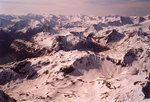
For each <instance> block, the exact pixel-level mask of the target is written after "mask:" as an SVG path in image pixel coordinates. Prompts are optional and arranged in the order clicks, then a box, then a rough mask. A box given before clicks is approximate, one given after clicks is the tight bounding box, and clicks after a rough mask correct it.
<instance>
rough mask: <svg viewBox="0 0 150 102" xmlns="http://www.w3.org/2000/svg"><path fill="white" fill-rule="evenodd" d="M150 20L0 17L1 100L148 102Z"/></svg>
mask: <svg viewBox="0 0 150 102" xmlns="http://www.w3.org/2000/svg"><path fill="white" fill-rule="evenodd" d="M149 26H150V16H143V17H138V16H131V17H124V16H105V17H100V16H97V17H90V16H84V15H77V16H63V15H59V16H55V15H34V14H28V15H24V16H15V15H0V90H1V91H0V101H1V102H15V101H17V102H149V101H150V99H149V98H150V30H149Z"/></svg>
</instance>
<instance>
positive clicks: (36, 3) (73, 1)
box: [0, 0, 150, 16]
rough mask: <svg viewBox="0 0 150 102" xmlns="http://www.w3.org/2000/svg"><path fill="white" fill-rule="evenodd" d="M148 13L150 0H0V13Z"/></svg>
mask: <svg viewBox="0 0 150 102" xmlns="http://www.w3.org/2000/svg"><path fill="white" fill-rule="evenodd" d="M27 13H35V14H43V13H45V14H63V15H76V14H85V15H99V16H104V15H124V16H134V15H136V16H143V15H150V0H0V14H27Z"/></svg>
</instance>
